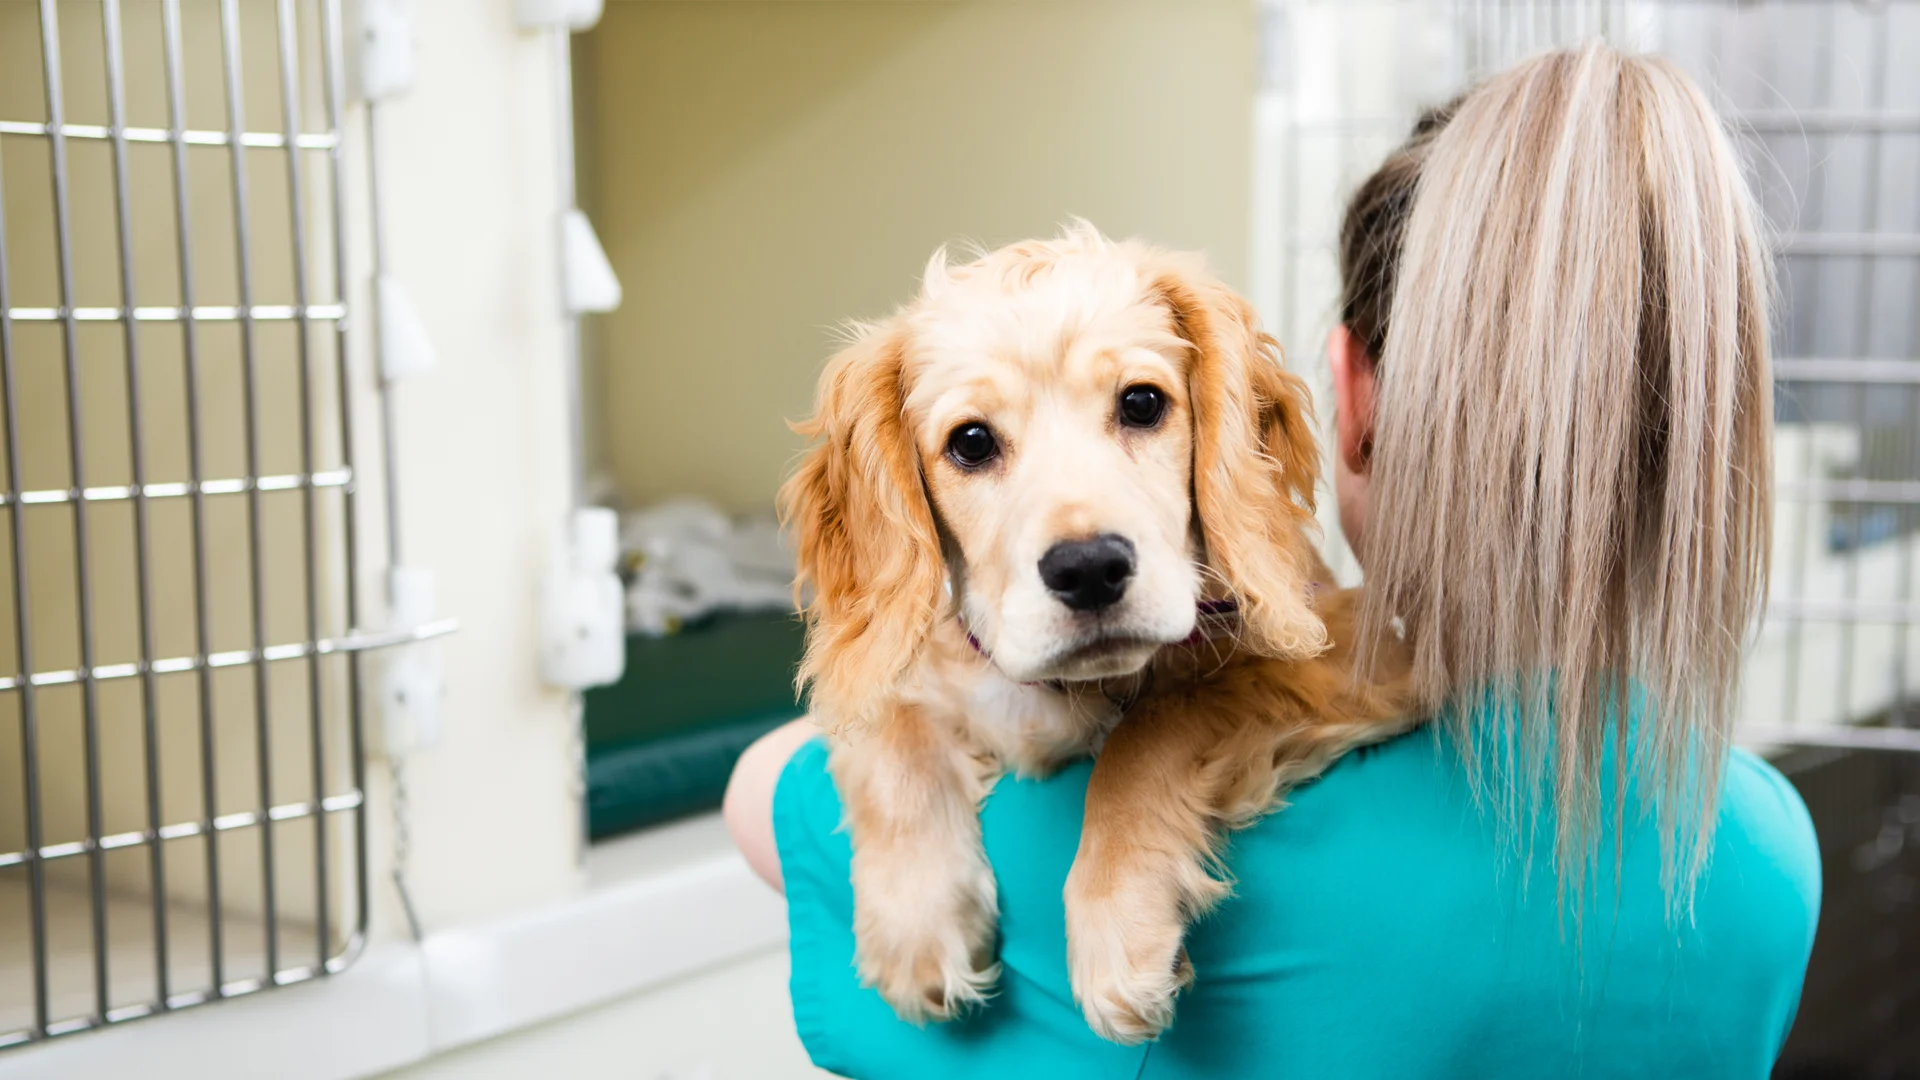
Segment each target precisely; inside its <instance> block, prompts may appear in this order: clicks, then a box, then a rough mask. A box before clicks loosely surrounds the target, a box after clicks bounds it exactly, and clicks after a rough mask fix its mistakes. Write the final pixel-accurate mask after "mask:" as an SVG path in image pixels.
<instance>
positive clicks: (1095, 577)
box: [1040, 533, 1133, 611]
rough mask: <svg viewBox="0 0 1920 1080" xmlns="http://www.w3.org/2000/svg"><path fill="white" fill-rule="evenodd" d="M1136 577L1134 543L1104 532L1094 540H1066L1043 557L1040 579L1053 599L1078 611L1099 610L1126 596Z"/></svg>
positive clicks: (1049, 549)
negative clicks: (1128, 586) (1051, 593)
mask: <svg viewBox="0 0 1920 1080" xmlns="http://www.w3.org/2000/svg"><path fill="white" fill-rule="evenodd" d="M1132 577H1133V542H1132V541H1130V540H1128V539H1127V538H1126V537H1124V536H1115V535H1114V534H1112V533H1102V534H1101V535H1099V536H1096V537H1094V538H1093V539H1091V540H1063V541H1061V542H1060V543H1058V544H1055V545H1053V546H1052V547H1050V548H1048V549H1047V553H1046V554H1045V555H1042V556H1040V580H1041V581H1043V582H1045V583H1046V586H1047V588H1048V589H1050V590H1052V592H1053V595H1054V598H1055V599H1057V600H1059V601H1060V602H1061V603H1063V604H1065V605H1067V606H1068V607H1070V608H1072V609H1073V610H1075V611H1099V610H1100V609H1101V608H1105V607H1111V606H1113V604H1114V603H1115V602H1116V601H1118V600H1119V599H1120V598H1121V597H1122V596H1125V595H1127V582H1128V581H1129V580H1131V579H1132Z"/></svg>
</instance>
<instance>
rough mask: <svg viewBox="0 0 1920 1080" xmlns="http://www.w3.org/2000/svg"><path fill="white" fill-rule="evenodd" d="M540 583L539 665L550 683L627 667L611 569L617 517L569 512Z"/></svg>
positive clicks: (576, 681)
mask: <svg viewBox="0 0 1920 1080" xmlns="http://www.w3.org/2000/svg"><path fill="white" fill-rule="evenodd" d="M572 525H573V528H572V530H571V535H570V536H568V538H567V541H566V542H565V543H562V544H556V545H554V547H555V550H554V553H553V562H552V565H551V566H549V567H548V570H547V577H546V580H545V581H544V582H543V583H542V585H541V596H540V613H541V623H542V626H541V641H540V667H541V672H542V674H543V676H544V677H545V678H546V681H547V682H548V683H550V684H552V685H554V686H561V687H567V688H570V689H576V690H579V689H585V688H586V687H589V686H603V685H605V684H607V683H612V682H618V681H619V680H620V676H621V674H623V673H624V672H625V671H626V667H627V638H626V596H625V593H624V592H623V590H622V589H621V587H620V575H619V573H618V572H617V570H616V569H615V568H616V566H617V565H618V562H619V558H620V517H619V515H618V514H615V513H614V512H613V511H612V510H608V509H606V508H605V507H599V506H589V507H584V508H582V509H579V510H576V511H574V512H573V522H572Z"/></svg>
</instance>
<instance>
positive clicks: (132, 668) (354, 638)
mask: <svg viewBox="0 0 1920 1080" xmlns="http://www.w3.org/2000/svg"><path fill="white" fill-rule="evenodd" d="M459 625H460V624H459V622H458V620H455V619H436V620H434V621H432V622H427V623H420V624H419V625H416V626H407V627H401V628H400V629H397V630H383V631H380V632H379V633H371V634H362V633H353V634H348V635H346V636H344V637H335V638H321V639H320V640H318V641H312V642H308V641H296V642H290V643H288V644H285V645H269V646H267V647H266V648H264V649H260V650H254V649H235V650H233V651H231V652H217V653H204V654H196V655H193V656H173V657H167V658H164V659H159V660H152V661H149V662H148V663H147V664H146V665H145V667H146V669H148V670H151V671H152V672H153V673H154V674H155V675H174V674H178V673H180V672H184V671H195V670H199V669H202V668H212V669H218V668H225V667H238V666H241V665H245V664H256V663H261V662H274V661H280V660H301V659H305V658H307V657H309V656H332V655H334V654H336V653H343V654H344V653H357V652H368V651H370V650H373V649H385V648H390V647H392V646H394V645H404V644H407V643H409V642H414V641H428V640H431V639H433V638H437V637H440V636H441V635H443V634H451V633H453V632H454V631H455V630H456V629H458V628H459ZM140 674H142V665H140V664H138V663H125V664H103V665H100V666H99V667H94V668H89V669H87V670H85V671H82V670H80V669H78V668H67V669H65V670H61V671H36V672H32V673H30V674H28V675H26V676H24V677H18V678H16V677H12V676H7V677H0V691H5V690H17V689H19V688H20V686H21V685H22V683H31V684H32V685H34V686H65V685H67V684H69V683H77V682H79V681H81V680H82V679H87V678H91V679H93V680H95V681H97V682H105V681H107V680H109V679H131V678H134V677H136V676H138V675H140Z"/></svg>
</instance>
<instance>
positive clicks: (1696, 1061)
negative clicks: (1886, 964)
mask: <svg viewBox="0 0 1920 1080" xmlns="http://www.w3.org/2000/svg"><path fill="white" fill-rule="evenodd" d="M1088 773H1089V767H1088V766H1086V765H1084V764H1083V765H1080V766H1076V767H1073V768H1069V769H1067V770H1065V771H1064V772H1063V773H1061V774H1060V775H1058V776H1055V777H1053V778H1052V779H1050V780H1047V781H1044V782H1033V781H1022V780H1016V779H1012V778H1008V779H1006V780H1003V781H1002V782H1001V783H1000V784H999V785H998V786H997V787H996V788H995V790H994V793H993V795H992V796H991V797H990V798H989V799H988V801H987V804H986V806H985V807H984V808H983V810H982V826H983V835H984V838H985V842H986V847H987V853H988V856H989V858H990V860H991V861H992V863H993V866H994V870H995V875H996V878H997V880H998V881H999V885H1000V894H1001V903H1002V918H1001V948H1000V957H1001V962H1002V965H1003V971H1004V973H1003V976H1002V980H1001V985H1000V990H999V993H998V995H997V996H996V997H994V998H993V999H992V1000H990V1001H989V1002H988V1003H987V1005H986V1007H985V1008H984V1009H983V1010H980V1011H979V1012H978V1013H976V1014H974V1015H972V1016H970V1017H968V1018H966V1019H964V1020H962V1021H959V1022H956V1023H952V1024H945V1025H931V1026H928V1027H926V1028H916V1027H913V1026H911V1025H908V1024H905V1023H902V1022H901V1021H899V1020H898V1019H896V1018H895V1017H894V1015H893V1013H892V1011H891V1010H890V1009H889V1008H888V1007H887V1006H886V1004H885V1003H884V1002H883V1001H882V1000H881V999H880V998H879V996H878V995H877V994H875V993H873V992H872V991H871V990H867V989H864V988H862V987H861V986H860V985H859V980H858V978H857V976H856V974H855V971H854V967H853V953H854V945H853V933H852V922H853V897H852V890H851V888H850V886H849V884H848V881H847V874H848V866H849V864H850V860H851V855H852V852H851V848H850V845H849V843H848V838H847V836H846V834H845V832H844V831H843V830H842V829H841V804H840V800H839V797H838V795H837V793H836V792H835V790H834V787H833V782H832V779H831V776H830V774H829V773H828V772H827V769H826V749H825V746H824V744H822V743H820V742H817V741H816V742H814V743H811V744H809V745H808V746H806V747H805V748H803V749H802V750H801V751H800V752H799V753H797V754H796V755H795V756H794V758H793V759H792V761H791V762H789V764H788V766H787V768H786V770H785V772H784V774H783V776H782V778H781V780H780V784H779V788H778V790H777V791H776V794H775V800H774V818H775V833H776V838H777V842H778V845H779V849H780V856H781V866H782V872H783V874H784V875H785V878H786V883H787V897H788V921H789V927H790V930H791V934H792V938H791V950H792V960H793V967H792V993H793V1008H794V1017H795V1020H796V1023H797V1025H798V1027H799V1030H800V1035H801V1038H802V1040H803V1042H804V1043H805V1044H806V1047H807V1049H808V1052H809V1053H810V1054H811V1055H812V1056H813V1059H814V1061H815V1063H816V1064H818V1065H820V1066H821V1067H823V1068H826V1069H828V1070H830V1071H833V1072H837V1073H840V1074H842V1075H845V1076H850V1077H872V1078H895V1077H908V1076H911V1077H915V1078H921V1077H925V1078H929V1080H937V1078H941V1077H991V1078H995V1080H1000V1078H1019V1077H1030V1076H1031V1077H1043V1078H1046V1080H1072V1078H1079V1077H1088V1078H1093V1077H1103V1078H1104V1077H1114V1078H1141V1080H1176V1078H1178V1080H1188V1078H1192V1080H1198V1078H1202V1077H1242V1076H1245V1077H1323V1076H1339V1077H1346V1078H1354V1080H1366V1078H1372V1077H1379V1078H1382V1080H1384V1078H1388V1077H1393V1078H1399V1077H1459V1078H1461V1080H1467V1078H1474V1080H1480V1078H1504V1077H1537V1076H1546V1075H1580V1076H1582V1077H1583V1078H1603V1077H1615V1076H1618V1077H1628V1076H1649V1075H1660V1076H1682V1075H1684V1076H1689V1077H1755V1078H1757V1077H1764V1076H1766V1075H1767V1073H1768V1071H1769V1069H1770V1066H1771V1064H1772V1061H1773V1060H1774V1058H1775V1057H1776V1056H1777V1054H1778V1052H1779V1049H1780V1046H1781V1044H1782V1042H1783V1041H1784V1038H1785V1035H1786V1032H1787V1029H1788V1027H1789V1026H1790V1025H1791V1023H1792V1018H1793V1015H1794V1011H1795V1008H1796V1007H1797V1004H1798V1000H1799V989H1800V982H1801V977H1802V976H1803V974H1804V972H1805V966H1806V960H1807V955H1808V951H1809V949H1810V948H1811V943H1812V935H1813V924H1814V920H1815V918H1816V916H1817V914H1818V909H1819V862H1818V852H1817V848H1816V847H1815V845H1814V840H1813V832H1812V826H1811V823H1810V821H1809V819H1808V817H1807V814H1806V810H1805V807H1804V805H1803V804H1802V803H1801V801H1800V799H1799V797H1798V795H1797V794H1796V793H1795V792H1794V791H1793V789H1792V787H1791V786H1790V785H1789V784H1788V783H1787V782H1786V780H1785V779H1784V778H1783V777H1781V776H1780V774H1779V773H1778V772H1777V771H1775V770H1774V769H1772V768H1771V767H1770V766H1768V765H1766V764H1765V763H1764V762H1761V761H1759V760H1758V759H1755V758H1753V757H1751V756H1749V755H1746V754H1743V753H1736V754H1735V755H1734V758H1733V760H1732V762H1731V763H1730V765H1729V770H1728V781H1727V786H1726V790H1725V792H1724V794H1723V811H1722V815H1721V819H1720V825H1719V828H1718V830H1717V832H1716V836H1715V841H1714V848H1713V853H1712V861H1711V864H1710V866H1709V869H1708V872H1707V877H1706V879H1705V880H1704V881H1703V882H1702V885H1701V888H1700V891H1699V893H1698V895H1697V899H1696V905H1695V914H1694V917H1693V919H1692V921H1691V922H1689V923H1685V924H1682V925H1675V924H1674V923H1673V922H1671V921H1670V920H1669V919H1668V918H1667V915H1666V908H1665V902H1664V896H1663V894H1662V893H1661V891H1660V887H1659V855H1658V844H1657V836H1656V835H1655V834H1654V833H1653V832H1652V826H1651V824H1650V823H1640V824H1637V825H1636V824H1633V823H1631V822H1630V823H1629V825H1628V830H1627V832H1626V833H1624V834H1623V835H1622V836H1621V837H1620V840H1621V853H1622V858H1621V871H1620V875H1619V877H1617V878H1616V877H1614V875H1613V873H1612V869H1611V867H1610V866H1608V867H1607V868H1606V872H1605V873H1603V874H1601V875H1600V876H1599V877H1598V878H1597V879H1596V880H1595V882H1594V886H1593V890H1592V894H1591V895H1590V896H1589V898H1588V901H1587V903H1586V906H1585V908H1584V914H1583V915H1582V917H1581V920H1580V923H1579V926H1578V928H1577V930H1576V929H1574V928H1573V927H1571V926H1570V924H1569V922H1568V920H1567V919H1566V917H1565V909H1564V908H1563V907H1562V906H1561V905H1560V904H1559V903H1558V899H1557V896H1556V892H1555V887H1556V882H1555V879H1554V877H1553V873H1552V871H1551V869H1550V867H1547V866H1544V865H1537V866H1534V867H1532V868H1531V869H1530V870H1528V871H1526V872H1523V871H1522V870H1521V869H1520V868H1519V866H1518V864H1517V863H1516V862H1515V861H1514V860H1512V859H1510V858H1509V854H1508V853H1509V850H1510V849H1509V848H1508V847H1507V846H1505V841H1504V839H1503V838H1502V836H1501V834H1500V833H1499V832H1498V831H1497V830H1495V829H1494V828H1493V827H1492V826H1491V825H1490V823H1489V822H1488V821H1486V820H1485V816H1484V815H1483V814H1482V813H1481V812H1480V811H1479V809H1478V808H1477V807H1476V805H1475V803H1474V802H1473V800H1472V798H1471V795H1470V794H1469V790H1468V788H1467V785H1466V782H1465V779H1464V776H1463V775H1462V770H1460V769H1459V767H1458V762H1457V760H1456V758H1455V757H1454V755H1453V753H1452V751H1451V750H1450V748H1447V747H1445V746H1443V745H1442V744H1441V743H1439V741H1438V740H1436V739H1435V738H1433V737H1431V736H1429V735H1427V734H1422V733H1416V734H1415V735H1412V736H1408V737H1405V738H1402V739H1399V740H1395V741H1394V742H1392V743H1389V744H1386V745H1384V746H1380V747H1374V748H1369V749H1366V750H1363V751H1360V752H1357V753H1355V754H1352V755H1349V756H1348V757H1346V758H1344V759H1343V760H1342V761H1341V762H1340V763H1338V764H1337V765H1336V766H1335V767H1334V768H1333V769H1332V770H1331V771H1329V773H1328V774H1327V776H1326V777H1324V778H1323V779H1322V780H1320V781H1318V782H1316V783H1314V784H1310V785H1308V786H1306V787H1303V788H1301V789H1300V790H1299V791H1297V792H1296V793H1295V794H1294V797H1293V800H1292V804H1291V805H1290V806H1288V807H1287V808H1286V809H1285V810H1283V811H1281V812H1279V813H1276V814H1273V815H1271V816H1269V817H1268V818H1266V819H1264V820H1262V821H1261V822H1259V823H1257V824H1256V825H1255V826H1253V827H1252V828H1249V829H1246V830H1243V831H1241V832H1239V833H1236V834H1235V835H1234V837H1233V839H1232V841H1231V843H1230V846H1229V849H1228V852H1227V860H1226V861H1227V865H1228V866H1229V868H1230V869H1231V870H1232V872H1233V874H1234V877H1235V892H1234V895H1233V896H1232V897H1231V898H1230V899H1229V900H1228V901H1227V902H1226V903H1225V904H1223V905H1222V906H1221V908H1220V909H1219V910H1218V911H1217V912H1216V913H1214V915H1212V916H1211V917H1209V918H1208V919H1207V920H1205V921H1204V922H1202V923H1201V924H1199V925H1198V926H1196V927H1195V928H1194V929H1193V931H1192V933H1191V934H1190V936H1189V940H1188V948H1189V951H1190V953H1191V955H1192V957H1193V960H1194V966H1195V971H1196V979H1197V981H1196V983H1195V985H1194V987H1193V988H1192V989H1191V990H1190V991H1188V992H1187V994H1185V995H1184V996H1183V997H1182V999H1181V1001H1180V1003H1179V1011H1178V1015H1177V1018H1176V1020H1175V1023H1174V1026H1173V1027H1172V1028H1171V1029H1170V1030H1169V1031H1168V1032H1167V1033H1166V1034H1165V1035H1164V1036H1163V1037H1162V1038H1161V1039H1160V1040H1159V1041H1158V1042H1156V1043H1153V1044H1151V1045H1150V1046H1148V1047H1119V1046H1114V1045H1111V1044H1108V1043H1105V1042H1102V1041H1101V1040H1099V1039H1098V1038H1097V1037H1095V1036H1094V1035H1093V1034H1092V1033H1091V1032H1090V1031H1088V1029H1087V1027H1086V1024H1085V1022H1084V1020H1083V1019H1082V1018H1081V1016H1080V1013H1079V1010H1078V1009H1077V1008H1075V1006H1074V1005H1073V1001H1072V997H1071V994H1070V992H1069V989H1068V985H1067V976H1066V948H1065V917H1064V911H1063V904H1062V901H1061V887H1062V885H1063V884H1064V882H1065V880H1066V875H1067V871H1068V868H1069V867H1070V866H1071V865H1072V861H1073V856H1074V853H1075V851H1076V849H1077V847H1078V844H1079V829H1080V821H1081V808H1082V805H1083V803H1084V798H1085V792H1086V780H1087V775H1088ZM1543 827H1545V828H1549V829H1550V824H1547V823H1543ZM1610 839H1611V838H1610V837H1608V838H1603V843H1608V844H1609V846H1610ZM1537 861H1538V862H1540V863H1544V862H1545V860H1544V859H1542V860H1537ZM1603 861H1606V860H1603Z"/></svg>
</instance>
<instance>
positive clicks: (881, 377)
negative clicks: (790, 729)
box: [780, 323, 944, 731]
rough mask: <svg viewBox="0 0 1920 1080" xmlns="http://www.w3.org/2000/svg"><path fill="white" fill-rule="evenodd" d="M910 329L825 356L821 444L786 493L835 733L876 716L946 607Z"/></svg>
mask: <svg viewBox="0 0 1920 1080" xmlns="http://www.w3.org/2000/svg"><path fill="white" fill-rule="evenodd" d="M904 365H905V360H904V357H903V353H902V333H901V331H900V329H899V328H898V326H896V325H895V324H892V323H885V324H881V325H879V326H870V327H863V328H861V331H860V336H859V338H858V339H857V340H856V341H854V343H853V344H851V345H849V346H848V347H847V348H845V349H843V350H842V351H841V352H840V353H839V354H838V355H836V356H835V357H834V358H833V359H832V360H830V361H828V362H827V369H826V372H825V373H824V374H823V375H822V376H821V379H820V392H819V398H818V401H817V403H816V405H815V409H814V415H813V418H812V419H810V420H808V421H806V422H805V423H802V424H796V425H794V429H795V430H796V431H798V432H800V433H801V434H803V435H808V436H811V437H814V438H815V439H817V440H818V441H817V442H816V443H815V444H814V445H813V446H812V447H810V448H809V449H808V450H807V452H806V456H805V457H804V458H803V459H802V460H801V462H800V467H799V469H798V470H796V471H795V473H794V475H793V477H792V478H791V479H789V480H788V481H787V483H786V484H785V485H784V486H783V487H782V488H781V489H780V516H781V520H782V521H783V523H784V524H785V525H786V527H787V528H788V529H789V530H790V531H791V533H792V534H793V537H794V544H795V548H796V551H797V555H798V563H799V577H798V586H797V587H804V586H806V585H811V586H812V589H813V599H812V602H811V603H809V604H807V605H806V606H805V614H806V618H807V623H808V633H807V649H806V654H805V657H804V658H803V659H802V660H801V663H800V671H799V675H798V678H797V685H798V686H799V687H800V688H801V689H803V690H804V689H806V688H807V687H809V686H811V688H812V691H813V700H812V709H813V714H814V718H815V720H816V721H817V722H819V723H820V724H821V726H823V727H825V728H827V729H828V730H830V731H831V730H841V729H844V728H846V727H848V726H850V725H857V724H865V723H868V722H870V721H871V720H873V719H874V718H875V717H876V715H877V714H878V711H879V709H880V708H881V706H882V705H883V704H884V703H885V701H886V699H887V698H888V696H890V695H891V694H892V693H893V692H894V691H895V689H896V688H897V687H898V685H899V683H900V679H901V677H902V676H903V675H905V674H906V671H907V668H908V666H909V665H910V664H911V663H912V662H913V660H914V658H915V657H916V656H917V655H918V654H919V652H920V650H921V647H922V645H923V644H924V643H925V641H926V638H927V635H928V633H929V632H930V631H931V630H932V629H933V624H934V619H935V617H936V616H937V614H938V612H939V609H940V606H941V603H942V596H941V586H942V583H943V581H944V569H943V565H942V563H941V560H940V542H939V537H938V534H937V532H936V531H935V529H934V524H933V509H932V507H931V506H930V505H929V504H928V502H927V494H926V486H925V485H924V484H923V483H922V482H921V479H920V464H919V458H918V455H917V453H916V452H915V450H914V445H913V439H912V437H911V436H910V434H909V433H908V431H907V424H906V417H905V415H904V406H905V388H904V386H903V385H902V379H903V369H904Z"/></svg>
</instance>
